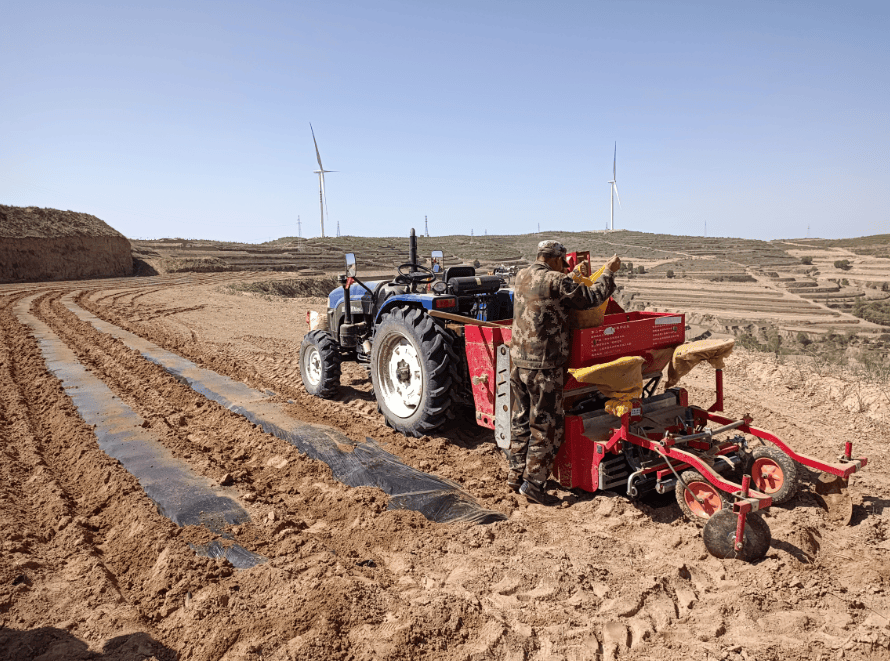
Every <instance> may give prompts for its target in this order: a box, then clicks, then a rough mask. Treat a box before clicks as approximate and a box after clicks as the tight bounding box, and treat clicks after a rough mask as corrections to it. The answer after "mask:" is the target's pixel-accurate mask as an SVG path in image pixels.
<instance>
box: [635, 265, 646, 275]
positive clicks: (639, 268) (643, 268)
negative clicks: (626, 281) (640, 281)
mask: <svg viewBox="0 0 890 661" xmlns="http://www.w3.org/2000/svg"><path fill="white" fill-rule="evenodd" d="M636 272H637V273H639V274H641V275H642V274H643V273H645V272H646V267H645V266H643V265H642V264H640V265H639V266H638V267H637V268H636Z"/></svg>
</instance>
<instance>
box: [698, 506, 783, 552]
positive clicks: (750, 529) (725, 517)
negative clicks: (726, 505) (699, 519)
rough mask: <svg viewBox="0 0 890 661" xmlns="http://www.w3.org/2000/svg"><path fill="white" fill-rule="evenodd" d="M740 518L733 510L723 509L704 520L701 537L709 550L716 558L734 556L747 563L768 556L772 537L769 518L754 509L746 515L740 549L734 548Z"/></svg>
mask: <svg viewBox="0 0 890 661" xmlns="http://www.w3.org/2000/svg"><path fill="white" fill-rule="evenodd" d="M738 521H739V516H738V514H736V513H734V512H733V511H732V510H720V511H719V512H717V513H716V514H714V516H712V517H711V518H710V519H708V521H707V523H705V528H704V530H703V531H702V539H703V540H704V542H705V548H707V549H708V553H710V554H711V555H713V556H714V557H715V558H735V559H737V560H744V561H745V562H756V561H757V560H760V559H761V558H763V556H765V555H766V552H767V551H768V550H769V545H770V542H771V541H772V536H771V535H770V532H769V526H768V525H767V524H766V521H764V520H763V518H762V517H761V516H760V515H759V514H757V513H756V512H751V513H750V514H748V515H747V516H746V517H745V534H744V535H743V538H744V541H743V543H742V548H741V550H739V551H737V550H736V548H735V532H736V526H737V524H738Z"/></svg>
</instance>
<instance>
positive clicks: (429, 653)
mask: <svg viewBox="0 0 890 661" xmlns="http://www.w3.org/2000/svg"><path fill="white" fill-rule="evenodd" d="M247 277H248V276H247V275H246V274H244V273H240V274H237V277H236V276H235V275H234V274H231V273H220V274H204V275H200V276H190V277H180V278H175V277H173V276H159V277H152V278H142V279H139V280H106V281H91V282H86V283H84V282H81V283H52V284H45V285H34V286H30V285H18V286H6V287H5V288H3V289H0V393H2V396H0V452H2V453H3V454H2V457H0V459H2V461H0V476H2V478H0V659H37V658H40V659H116V660H117V659H120V660H127V661H130V660H136V659H146V658H155V659H158V660H161V659H165V660H166V659H175V658H180V659H200V660H208V661H210V660H217V659H226V660H234V659H257V660H259V659H274V660H282V661H284V660H286V659H318V660H321V659H324V660H328V659H446V660H449V661H450V660H454V661H457V660H459V659H461V660H462V659H468V660H469V659H512V660H517V661H518V660H524V659H542V660H543V659H547V660H550V659H565V660H567V661H568V660H581V659H591V660H594V659H635V660H639V659H659V661H668V660H677V661H679V660H681V659H701V660H705V659H720V660H723V659H729V660H731V661H737V660H744V661H748V660H753V659H758V660H775V661H779V660H798V659H799V660H804V659H807V660H809V659H838V658H844V659H880V658H890V630H888V625H890V621H888V619H887V618H888V617H890V522H888V516H890V514H888V509H887V508H888V505H890V483H888V480H887V473H888V470H887V451H886V439H888V438H890V424H888V422H887V421H886V419H885V417H884V413H883V411H884V410H886V407H884V408H882V407H880V406H872V407H865V408H862V407H860V408H858V409H855V410H858V411H859V412H857V413H853V412H850V410H849V409H850V406H849V405H848V402H847V399H846V398H848V397H850V396H852V390H849V389H847V390H844V391H843V393H840V392H839V391H838V388H837V387H835V386H836V384H834V385H832V383H828V377H820V376H818V375H815V374H812V373H804V372H801V371H800V370H798V371H797V372H792V371H790V370H789V369H788V368H787V366H782V365H777V364H775V363H774V362H770V361H769V360H767V359H764V358H763V357H762V356H763V354H748V353H745V352H743V351H741V350H737V352H736V353H735V354H734V355H733V356H732V357H731V358H730V359H729V362H728V367H727V370H726V376H725V379H726V387H727V398H726V400H727V401H726V410H727V415H729V416H732V417H740V416H741V415H742V414H744V413H750V414H751V415H752V416H753V417H754V419H755V424H756V425H758V426H760V427H763V428H766V429H770V430H772V431H773V432H775V433H777V434H778V435H779V436H780V437H782V438H783V439H784V440H785V441H786V442H788V443H790V444H791V445H792V446H794V447H796V448H797V449H798V450H800V451H803V452H805V453H808V454H811V455H814V456H817V457H820V458H822V459H826V460H834V459H835V458H836V457H837V455H838V454H839V451H840V450H841V449H842V443H843V441H844V440H852V441H853V443H854V454H856V455H867V456H868V457H869V458H870V463H869V465H868V467H867V468H866V469H865V470H864V471H863V472H862V473H861V474H860V475H857V476H855V477H854V478H853V486H852V493H853V495H854V498H855V502H856V505H855V508H854V513H853V521H852V525H850V526H844V527H838V526H835V525H833V524H832V523H830V522H829V521H828V519H827V517H826V516H825V514H824V512H823V511H822V510H821V509H820V508H819V507H818V504H817V501H816V500H815V499H814V497H813V496H812V494H811V489H812V484H811V481H812V478H813V476H809V475H807V476H805V480H804V484H803V487H802V491H801V493H800V495H798V496H797V497H795V498H794V499H793V500H791V501H790V502H789V503H787V504H786V505H782V506H773V507H772V508H770V509H769V510H768V511H767V512H766V514H765V520H766V522H767V523H768V524H769V527H770V529H771V532H772V545H771V547H770V550H769V552H768V553H767V556H766V558H765V559H764V560H762V561H760V562H757V563H754V564H747V563H743V562H741V561H737V560H718V559H716V558H713V557H711V556H710V555H708V553H707V552H706V550H705V548H704V545H703V543H702V541H701V535H700V529H699V528H698V527H697V526H696V525H695V524H693V523H691V522H688V521H686V520H685V519H684V518H683V517H682V515H681V513H680V510H679V507H678V506H677V505H676V504H675V502H674V500H673V496H672V495H669V496H661V497H655V498H650V499H644V500H642V501H631V500H629V499H628V498H627V497H626V496H624V495H621V494H618V493H613V492H600V493H597V494H583V493H570V492H565V491H556V493H558V495H560V496H561V497H562V498H563V504H562V506H560V507H556V508H545V507H541V506H538V505H532V504H529V503H527V502H526V501H525V499H524V498H521V497H518V496H516V495H514V494H512V492H510V491H509V490H508V489H507V487H506V485H505V484H504V482H505V478H506V466H505V462H504V459H503V458H502V455H501V454H500V453H499V452H497V451H496V448H495V446H494V443H493V438H492V435H491V432H489V431H488V430H485V429H482V428H479V427H476V426H475V424H474V423H473V422H472V421H471V420H457V421H455V422H454V423H453V424H451V426H449V427H448V428H447V429H445V430H444V431H443V432H442V433H441V434H440V435H438V436H435V437H425V438H421V439H409V438H405V437H403V436H401V435H398V434H395V433H394V432H393V431H392V430H391V429H389V428H387V427H386V426H385V425H384V424H383V420H382V418H381V417H380V416H379V415H378V414H377V412H376V406H375V404H374V400H373V396H372V394H371V388H370V382H369V379H368V378H367V375H366V373H365V370H364V369H363V368H360V367H358V366H356V365H345V366H344V374H343V378H342V392H341V395H340V396H339V397H338V398H337V399H336V400H334V401H322V400H318V399H314V398H311V397H309V396H308V395H307V394H306V393H305V391H304V390H303V388H302V385H301V383H300V376H299V369H298V364H297V356H298V350H299V346H300V342H301V339H302V336H303V334H304V333H305V331H306V330H307V326H306V322H305V319H306V310H307V309H314V310H318V311H322V310H323V309H324V305H325V304H324V299H321V298H310V299H287V300H269V299H267V298H263V297H262V296H257V295H252V294H249V293H245V294H240V295H234V294H232V293H230V291H231V290H227V289H225V288H224V287H223V285H224V284H225V283H229V282H233V281H235V280H238V281H241V280H244V279H245V278H247ZM256 277H259V276H256ZM263 277H264V278H265V279H267V278H268V274H265V275H264V276H263ZM66 295H73V300H74V301H75V302H76V303H77V304H78V305H79V306H80V307H83V308H85V309H88V310H90V311H92V312H93V313H95V314H96V315H98V316H99V317H101V318H103V319H105V320H107V321H109V322H111V323H114V324H116V325H118V326H120V327H122V328H126V329H127V330H130V331H131V332H134V333H136V334H138V335H140V336H142V337H145V338H147V339H149V340H151V341H152V342H155V343H157V344H159V345H161V346H163V347H164V348H166V349H168V350H170V351H172V352H174V353H177V354H179V355H181V356H184V357H186V358H188V359H190V360H193V361H194V362H196V363H198V364H199V365H201V366H203V367H206V368H209V369H212V370H215V371H217V372H219V373H221V374H225V375H228V376H230V377H234V378H237V379H239V380H243V381H245V382H246V383H248V384H249V385H251V386H252V387H255V388H259V389H263V390H271V391H273V392H274V393H276V399H277V400H278V401H280V402H282V403H283V404H285V405H286V406H287V407H288V411H289V412H290V413H291V414H292V415H293V416H295V417H297V418H300V419H302V420H305V421H307V422H313V423H324V424H328V425H332V426H334V427H336V428H338V429H340V430H341V431H342V432H343V433H345V434H347V435H348V436H350V437H351V438H354V439H355V440H364V438H365V437H366V436H370V437H372V438H374V439H375V440H376V441H377V442H379V443H380V444H381V445H383V446H384V447H385V448H386V449H387V450H388V451H390V452H392V453H393V454H396V455H397V456H399V457H400V458H401V459H402V460H403V461H404V462H405V463H407V464H409V465H411V466H413V467H415V468H419V469H421V470H425V471H428V472H432V473H436V474H438V475H441V476H443V477H446V478H449V479H451V480H454V481H456V482H458V483H460V484H462V485H463V486H464V488H466V489H467V491H468V492H469V493H470V494H471V495H472V496H473V497H474V498H476V499H477V500H478V501H479V502H480V503H481V504H482V505H483V506H484V507H486V508H489V509H493V510H497V511H500V512H503V513H504V514H505V515H507V516H508V519H507V520H506V521H502V522H498V523H495V524H493V525H489V526H472V525H467V524H458V525H448V524H438V523H433V522H430V521H428V520H426V519H425V518H424V517H423V516H422V515H420V514H418V513H414V512H408V511H390V510H387V509H386V507H387V497H386V496H385V495H384V494H383V493H382V492H380V491H377V490H375V489H370V488H358V489H352V488H348V487H346V486H343V485H342V484H340V483H338V482H336V481H335V480H334V479H333V478H332V477H331V474H330V470H329V469H328V468H327V466H325V465H324V464H322V463H319V462H317V461H314V460H311V459H308V458H307V457H305V456H303V455H301V454H300V453H299V452H298V451H297V450H296V449H295V448H293V447H292V446H291V445H289V444H288V443H286V442H284V441H282V440H279V439H277V438H275V437H272V436H270V435H267V434H265V433H263V432H262V430H260V429H258V428H256V427H255V426H254V425H252V424H251V423H249V422H247V421H246V420H245V419H243V418H241V417H240V416H238V415H237V414H235V413H232V412H230V411H228V410H226V409H224V408H222V407H221V406H219V405H217V404H215V403H213V402H211V401H209V400H206V399H205V398H203V397H202V396H201V395H199V394H197V393H196V392H194V391H193V390H191V389H190V388H188V387H187V386H186V385H184V384H182V383H180V382H179V381H177V380H176V379H175V378H174V377H172V376H171V375H169V374H168V373H167V372H165V371H164V370H163V369H161V368H160V367H158V366H156V365H153V364H151V363H149V362H148V361H147V360H145V359H144V358H143V357H142V356H141V355H140V354H138V353H137V352H134V351H132V350H129V349H127V348H126V347H125V346H123V345H122V344H121V343H120V342H119V341H118V340H116V339H114V338H112V337H110V336H108V335H104V334H102V333H100V332H98V331H96V330H95V329H94V328H93V327H92V326H90V325H89V324H86V323H84V322H81V321H80V320H78V319H77V317H75V316H74V315H73V314H72V313H71V312H70V311H69V310H68V309H67V308H66V307H65V306H64V305H63V303H62V301H61V299H62V297H63V296H66ZM20 301H21V305H25V304H27V306H28V307H29V308H30V310H31V312H32V313H33V314H34V315H36V316H37V317H38V318H39V319H41V320H42V321H43V322H45V323H46V324H48V325H49V326H50V327H51V328H52V329H53V331H54V332H55V333H56V334H57V335H58V336H59V337H60V338H62V340H63V341H64V342H65V343H66V344H67V345H68V346H69V347H70V348H71V349H72V350H73V351H74V353H75V354H76V355H77V356H78V359H79V360H80V361H81V362H82V363H83V364H85V365H86V366H87V367H88V368H89V369H90V371H91V372H92V373H93V375H95V376H97V377H98V378H100V379H101V380H102V381H103V382H104V383H105V384H106V385H107V386H108V387H109V388H110V389H111V390H112V391H113V392H114V393H115V395H116V396H117V397H119V398H120V399H121V400H122V401H123V403H125V404H126V405H128V406H129V407H131V408H132V409H134V410H135V411H136V412H137V413H138V414H139V415H140V416H141V417H142V418H144V419H145V420H146V421H147V423H148V424H149V425H150V426H151V428H152V429H153V430H154V431H156V432H157V433H158V435H159V437H160V438H161V441H162V443H163V444H164V445H165V446H166V447H167V448H168V449H169V450H170V452H171V453H173V455H174V456H176V457H177V458H179V459H181V460H183V461H185V462H187V464H188V465H189V466H190V467H191V469H192V470H193V471H194V472H196V473H198V474H200V475H203V476H205V477H207V478H209V479H210V480H213V481H214V482H216V483H219V484H226V485H230V486H228V487H227V489H228V491H229V492H230V494H231V495H232V496H233V497H234V498H236V499H238V500H239V501H240V502H241V503H242V505H243V506H244V508H245V509H246V510H247V511H248V512H249V514H250V515H251V521H250V522H249V523H245V524H242V525H240V526H237V529H233V530H231V531H230V532H232V534H234V535H236V536H237V539H238V542H239V543H241V544H242V545H244V546H245V547H246V548H248V549H249V550H250V551H253V552H255V553H258V554H260V555H262V556H264V557H265V558H267V559H268V561H267V562H265V563H263V564H261V565H259V566H257V567H254V568H251V569H247V570H235V569H234V568H233V567H232V566H231V565H229V564H228V563H227V562H226V561H224V560H213V559H209V558H204V557H199V556H197V555H196V554H195V552H194V551H193V550H192V548H191V547H190V546H189V544H190V543H191V544H201V543H206V542H207V541H209V540H210V539H212V538H213V535H212V534H211V533H210V531H208V530H206V529H204V528H201V527H187V528H178V527H177V526H175V525H174V524H173V523H172V522H170V521H169V520H168V519H167V518H165V517H163V516H161V515H160V514H159V513H158V511H157V508H156V507H155V505H154V503H152V501H151V500H150V499H149V498H148V497H147V496H146V495H145V494H144V492H143V491H142V489H141V487H140V485H139V483H138V482H137V481H136V479H135V478H134V477H133V476H131V475H130V474H129V473H127V471H126V470H125V469H124V468H123V467H122V466H121V465H120V464H119V463H118V462H117V461H115V460H113V459H110V458H109V457H108V456H106V455H105V454H104V453H103V452H102V451H101V450H100V449H99V447H98V445H97V442H96V438H95V435H94V433H93V431H92V429H91V427H89V426H88V425H86V424H85V423H84V422H83V421H82V420H81V419H80V417H79V416H78V414H77V410H76V409H75V408H74V406H73V404H72V403H71V401H70V399H69V398H68V396H67V395H66V394H65V392H64V391H63V390H62V388H61V386H60V383H59V381H58V380H57V379H56V377H55V376H53V374H52V373H51V372H50V371H49V370H48V367H47V365H46V363H45V361H44V359H43V357H42V354H41V353H40V350H39V348H38V346H37V344H36V342H35V340H34V338H33V337H32V336H31V335H30V332H29V330H28V328H27V327H26V326H24V325H23V324H22V323H21V321H20V320H19V318H18V316H17V315H16V310H15V306H16V304H17V303H19V302H20ZM712 379H713V376H712V374H711V373H710V368H708V367H707V366H699V367H698V368H696V371H694V372H693V373H692V374H690V375H689V376H688V377H687V378H686V379H685V380H684V381H683V383H682V384H681V385H684V386H685V387H687V388H688V389H689V391H690V401H692V402H695V403H698V404H701V405H704V406H708V405H710V403H711V401H712V398H713V395H712V393H711V383H712ZM854 385H855V384H854ZM850 387H851V388H852V385H851V386H850ZM874 396H875V397H880V396H882V395H881V393H880V392H879V391H876V393H875V394H874ZM888 396H890V395H888ZM888 404H890V400H888Z"/></svg>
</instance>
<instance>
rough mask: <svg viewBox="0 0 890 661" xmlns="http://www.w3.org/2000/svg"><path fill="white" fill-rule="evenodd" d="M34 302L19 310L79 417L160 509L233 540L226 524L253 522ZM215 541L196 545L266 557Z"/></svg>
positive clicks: (239, 556)
mask: <svg viewBox="0 0 890 661" xmlns="http://www.w3.org/2000/svg"><path fill="white" fill-rule="evenodd" d="M29 303H30V299H24V300H23V301H22V302H20V303H19V304H18V306H17V309H16V313H17V314H18V316H19V318H20V319H21V320H22V321H23V322H24V323H26V324H27V325H28V326H30V327H31V329H32V330H33V332H34V336H35V337H36V339H37V342H38V345H39V347H40V350H41V352H42V353H43V356H44V359H45V361H46V364H47V368H48V369H49V371H50V372H52V373H53V374H55V375H56V377H58V379H59V380H60V381H61V382H62V386H63V388H64V389H65V393H66V394H67V395H68V396H69V397H70V398H71V400H72V402H73V403H74V405H75V406H76V407H77V410H78V413H79V414H80V417H81V418H83V420H84V421H85V422H86V423H87V424H91V425H93V426H94V432H95V434H96V438H97V440H98V443H99V447H100V448H101V449H102V450H103V451H104V452H105V453H106V454H107V455H108V456H110V457H113V458H114V459H117V460H118V461H119V462H120V463H121V465H122V466H123V467H124V468H125V469H126V470H127V471H128V472H129V473H130V474H131V475H133V476H134V477H136V479H137V480H139V484H140V485H141V486H142V488H143V489H144V490H145V493H146V495H148V497H149V498H151V500H152V501H153V502H154V503H155V505H156V506H157V508H158V512H159V513H160V514H162V515H163V516H166V517H167V518H168V519H170V520H171V521H173V522H174V523H175V524H176V525H178V526H189V525H197V526H205V527H206V528H209V529H210V530H211V531H213V532H215V533H217V534H219V535H220V536H222V537H223V538H224V539H226V540H227V541H232V537H231V535H228V534H227V533H225V532H224V529H225V526H226V525H233V524H239V523H244V522H245V521H249V520H250V515H249V514H248V513H247V512H246V511H245V510H244V508H243V507H241V505H240V504H238V502H237V501H236V500H234V499H233V498H231V497H230V496H228V495H226V494H225V493H224V492H223V491H222V489H220V488H219V487H218V486H216V485H214V484H213V483H212V482H210V481H209V480H207V479H205V478H203V477H201V476H200V475H196V474H195V473H193V472H192V470H191V469H190V468H189V466H188V465H187V464H186V463H184V462H182V461H180V460H178V459H176V458H175V457H174V456H173V455H172V454H170V452H169V450H167V449H166V448H165V447H164V446H163V445H162V444H161V443H160V442H159V441H158V439H157V437H156V436H155V435H154V434H153V433H152V432H151V431H150V430H148V429H144V428H143V427H142V423H143V419H142V418H141V417H139V416H138V415H137V414H136V412H135V411H133V409H131V408H130V407H128V406H127V405H126V404H124V403H123V402H121V400H120V399H118V398H117V397H116V396H115V395H114V393H112V392H111V390H109V389H108V387H107V386H106V385H105V384H104V383H102V381H100V380H99V379H97V378H96V377H94V376H93V375H92V374H90V373H89V372H88V371H87V369H86V368H85V367H84V366H83V365H82V364H81V363H80V362H79V361H78V360H77V357H76V356H75V355H74V352H73V351H71V350H70V349H69V348H68V347H67V346H65V344H64V342H62V340H61V339H59V337H58V336H56V335H55V334H54V333H53V332H52V330H51V329H50V328H49V327H48V326H46V325H45V324H43V323H42V322H41V321H39V320H38V319H37V318H35V317H34V316H32V315H31V314H30V313H29V312H28V307H27V306H28V304H29ZM213 544H215V545H216V546H217V547H219V549H218V550H217V552H216V553H215V554H211V553H209V552H207V551H205V550H204V549H200V548H197V547H193V548H194V549H195V550H196V551H198V553H199V555H211V557H220V556H224V557H226V558H227V559H228V560H229V561H230V562H231V563H232V565H233V566H235V567H237V568H239V569H246V568H248V567H253V566H255V565H257V564H259V563H261V562H264V561H265V558H263V557H262V556H259V555H256V554H253V553H251V552H250V551H248V550H247V549H245V548H243V547H241V546H239V545H237V544H227V545H223V544H221V543H220V542H214V543H213Z"/></svg>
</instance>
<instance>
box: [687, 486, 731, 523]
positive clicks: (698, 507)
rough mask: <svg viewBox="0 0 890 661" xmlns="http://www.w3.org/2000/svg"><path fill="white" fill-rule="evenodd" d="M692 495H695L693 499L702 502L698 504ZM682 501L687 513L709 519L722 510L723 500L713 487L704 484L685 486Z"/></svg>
mask: <svg viewBox="0 0 890 661" xmlns="http://www.w3.org/2000/svg"><path fill="white" fill-rule="evenodd" d="M690 491H691V492H692V493H690ZM692 494H695V497H696V498H698V499H699V500H700V501H702V502H698V500H696V499H695V498H694V497H693V495H692ZM683 499H684V500H685V501H686V506H687V507H688V508H689V511H690V512H692V513H693V514H694V515H695V516H697V517H700V518H702V519H710V518H711V517H712V516H714V514H715V513H717V512H719V511H720V510H722V509H723V499H722V498H721V497H720V494H719V493H718V492H717V491H716V490H715V489H714V487H712V486H711V485H710V484H705V483H704V482H693V483H691V484H687V485H686V489H685V490H684V491H683Z"/></svg>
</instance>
